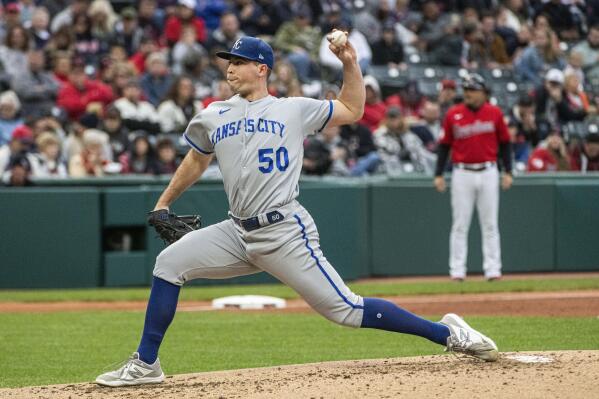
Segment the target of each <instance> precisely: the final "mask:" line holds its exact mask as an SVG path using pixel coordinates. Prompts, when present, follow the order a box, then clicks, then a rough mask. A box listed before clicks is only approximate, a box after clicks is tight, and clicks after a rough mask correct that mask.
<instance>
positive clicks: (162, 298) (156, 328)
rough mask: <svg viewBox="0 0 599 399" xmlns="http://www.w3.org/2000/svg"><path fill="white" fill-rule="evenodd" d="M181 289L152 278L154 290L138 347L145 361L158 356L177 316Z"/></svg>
mask: <svg viewBox="0 0 599 399" xmlns="http://www.w3.org/2000/svg"><path fill="white" fill-rule="evenodd" d="M180 290H181V287H180V286H178V285H175V284H171V283H169V282H168V281H164V280H162V279H159V278H158V277H154V278H153V279H152V291H151V292H150V299H149V300H148V308H147V309H146V321H145V324H144V332H143V334H142V336H141V342H140V343H139V347H138V348H137V352H139V358H140V359H141V360H142V361H143V362H145V363H148V364H153V363H154V362H155V361H156V358H157V357H158V349H159V348H160V344H161V343H162V338H163V337H164V334H165V333H166V329H167V328H168V326H169V325H170V324H171V321H173V317H175V311H176V310H177V301H178V300H179V291H180Z"/></svg>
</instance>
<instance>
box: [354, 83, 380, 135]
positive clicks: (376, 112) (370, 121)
mask: <svg viewBox="0 0 599 399" xmlns="http://www.w3.org/2000/svg"><path fill="white" fill-rule="evenodd" d="M364 86H365V87H366V103H365V104H364V115H363V116H362V119H360V120H359V121H358V123H359V124H361V125H364V126H366V127H367V128H368V129H369V130H370V132H371V133H372V132H374V131H375V130H376V129H378V127H379V125H380V124H381V121H382V120H383V119H385V115H386V114H387V106H386V105H385V103H384V102H383V101H381V89H380V86H379V84H378V82H377V80H376V78H375V77H374V76H370V75H367V76H364Z"/></svg>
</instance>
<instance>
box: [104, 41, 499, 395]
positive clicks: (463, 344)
mask: <svg viewBox="0 0 599 399" xmlns="http://www.w3.org/2000/svg"><path fill="white" fill-rule="evenodd" d="M330 49H331V51H333V53H334V54H335V55H336V56H337V57H338V58H339V60H341V62H342V63H343V73H344V83H343V87H342V89H341V92H340V93H339V97H338V99H337V100H334V101H326V100H325V101H319V100H313V99H308V98H297V97H294V98H281V99H277V98H275V97H272V96H269V95H268V92H267V79H268V75H269V73H270V70H271V69H272V67H273V63H274V57H273V52H272V49H271V48H270V46H269V45H268V44H266V43H265V42H263V41H262V40H260V39H256V38H253V37H243V38H241V39H239V40H238V41H237V42H236V43H235V44H234V45H233V48H232V49H231V52H221V53H218V56H219V57H222V58H225V59H228V60H229V67H228V71H227V80H228V82H229V84H230V85H231V87H232V88H233V90H234V92H235V93H236V95H235V96H233V97H232V98H231V99H229V100H227V101H218V102H214V103H212V104H211V105H210V106H209V107H207V108H206V109H204V110H203V111H202V112H201V113H199V114H198V115H197V116H196V117H194V119H193V120H192V121H191V122H190V124H189V126H188V128H187V130H186V132H185V134H184V136H185V139H186V140H187V141H188V143H189V144H190V145H191V146H192V147H193V148H192V150H190V151H189V153H188V154H187V156H186V158H185V159H184V161H183V163H182V164H181V166H180V167H179V169H178V170H177V172H176V173H175V175H174V176H173V178H172V180H171V182H170V183H169V185H168V187H167V188H166V190H165V191H164V193H163V194H162V196H161V197H160V199H159V200H158V203H157V204H156V207H155V210H154V211H153V212H151V214H150V218H154V217H156V218H160V217H162V216H163V215H164V214H165V213H166V212H168V211H167V209H168V207H169V206H170V205H171V204H172V203H173V201H175V199H176V198H177V197H179V195H181V194H182V193H183V192H184V191H185V189H187V188H188V187H189V186H190V185H192V184H193V183H194V182H195V181H196V180H197V179H198V178H199V177H200V176H201V175H202V173H203V172H204V170H205V169H206V168H207V166H208V164H209V163H210V160H211V159H212V154H213V153H216V156H217V159H218V163H219V167H220V169H221V171H222V175H223V183H224V187H225V191H226V193H227V197H228V200H229V206H230V212H229V216H230V218H229V219H228V220H225V221H223V222H221V223H218V224H215V225H212V226H208V227H206V228H204V229H200V230H196V231H193V232H191V233H188V234H187V235H185V236H184V237H183V238H181V239H180V240H179V241H177V242H175V243H174V244H172V245H170V246H169V247H167V248H166V249H165V250H164V251H162V252H161V253H160V255H159V256H158V257H157V259H156V265H155V268H154V277H153V281H152V290H151V293H150V298H149V301H148V307H147V311H146V319H145V324H144V331H143V334H142V338H141V342H140V344H139V347H138V350H137V352H135V353H134V354H133V355H132V356H131V357H130V358H129V360H128V361H127V362H126V363H125V364H124V365H123V366H122V367H121V368H119V369H118V370H115V371H112V372H108V373H105V374H102V375H100V376H99V377H98V378H97V379H96V382H97V383H99V384H102V385H108V386H123V385H138V384H145V383H159V382H162V381H163V380H164V373H163V372H162V369H161V367H160V361H159V360H158V357H157V356H158V348H159V346H160V344H161V342H162V339H163V337H164V334H165V332H166V330H167V328H168V326H169V324H170V323H171V321H172V319H173V317H174V315H175V311H176V306H177V301H178V295H179V291H180V288H181V286H182V285H183V284H184V283H185V282H186V281H189V280H192V279H196V278H229V277H233V276H240V275H247V274H252V273H258V272H261V271H266V272H268V273H270V274H272V275H273V276H275V277H276V278H277V279H279V280H280V281H282V282H283V283H285V284H287V285H289V286H290V287H291V288H293V289H294V290H296V291H297V292H298V293H299V294H300V295H301V296H302V297H303V298H304V299H305V300H306V302H307V303H308V304H310V306H312V308H314V309H315V310H316V311H317V312H319V313H320V314H322V315H323V316H325V317H326V318H328V319H329V320H331V321H334V322H336V323H339V324H342V325H345V326H351V327H363V328H377V329H382V330H388V331H396V332H402V333H407V334H414V335H419V336H422V337H424V338H427V339H429V340H431V341H433V342H436V343H438V344H440V345H444V346H445V345H446V346H447V348H448V349H449V350H454V351H458V352H463V353H466V354H469V355H472V356H475V357H478V358H481V359H483V360H487V361H494V360H496V359H497V346H496V345H495V344H494V343H493V341H491V340H490V339H489V338H487V337H485V336H484V335H482V334H480V333H478V332H477V331H475V330H473V329H472V328H470V327H469V326H468V325H467V324H466V323H465V322H464V321H463V320H462V319H460V318H459V317H458V316H456V315H453V314H448V315H446V316H445V317H444V318H443V319H442V320H441V322H440V323H434V322H430V321H428V320H425V319H422V318H420V317H418V316H416V315H413V314H411V313H409V312H407V311H405V310H403V309H401V308H399V307H398V306H396V305H395V304H393V303H391V302H389V301H385V300H382V299H376V298H362V297H360V296H359V295H356V294H354V293H353V292H351V291H350V289H349V288H348V287H347V286H346V285H345V283H344V282H343V280H342V279H341V277H340V276H339V275H338V274H337V272H336V271H335V269H334V268H333V266H332V265H331V264H330V263H329V262H328V261H327V259H326V258H325V257H324V255H323V253H322V251H321V249H320V245H319V236H318V231H317V230H316V225H315V223H314V221H313V219H312V217H311V216H310V214H309V213H308V212H307V211H306V209H304V208H303V207H302V206H301V205H300V204H299V203H298V202H297V201H296V200H295V198H296V197H297V195H298V180H299V176H300V172H301V167H302V159H303V141H304V137H305V135H306V134H308V133H311V132H314V131H317V130H322V129H323V128H324V127H325V126H327V125H331V126H332V125H341V124H347V123H352V122H354V121H356V120H358V119H360V118H361V116H362V113H363V107H364V101H365V89H364V83H363V80H362V73H361V71H360V68H359V66H358V64H357V61H356V52H355V50H354V48H353V47H352V46H351V44H346V45H343V46H340V47H336V46H333V45H331V46H330Z"/></svg>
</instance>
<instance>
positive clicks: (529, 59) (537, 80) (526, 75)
mask: <svg viewBox="0 0 599 399" xmlns="http://www.w3.org/2000/svg"><path fill="white" fill-rule="evenodd" d="M551 34H552V32H551V31H550V30H547V29H541V28H537V29H535V31H534V37H533V41H532V43H531V44H530V45H529V46H528V47H527V48H526V49H524V51H523V52H522V54H521V55H520V57H519V58H518V59H517V60H515V62H514V67H515V70H516V73H517V74H518V75H519V76H520V78H521V79H523V80H525V81H528V82H531V83H534V84H535V85H537V86H538V85H540V84H541V83H542V81H541V79H542V78H541V76H543V75H542V74H543V71H545V70H547V69H549V68H551V67H555V68H558V69H563V68H564V67H565V66H566V65H565V62H564V59H563V58H562V56H561V54H559V53H558V52H556V50H555V48H554V46H553V45H552V38H551Z"/></svg>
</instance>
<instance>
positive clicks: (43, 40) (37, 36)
mask: <svg viewBox="0 0 599 399" xmlns="http://www.w3.org/2000/svg"><path fill="white" fill-rule="evenodd" d="M49 23H50V15H49V14H48V10H47V9H46V8H45V7H36V8H35V9H34V11H33V14H32V15H31V26H30V27H29V28H28V31H29V35H30V36H31V39H33V47H34V48H35V49H37V50H40V49H43V48H45V47H46V44H48V42H49V41H50V32H49V31H48V25H49Z"/></svg>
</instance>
